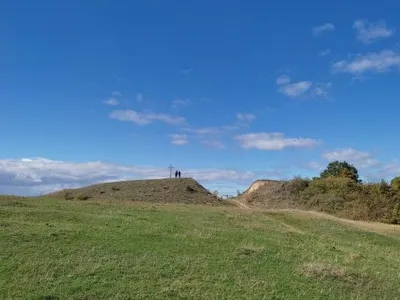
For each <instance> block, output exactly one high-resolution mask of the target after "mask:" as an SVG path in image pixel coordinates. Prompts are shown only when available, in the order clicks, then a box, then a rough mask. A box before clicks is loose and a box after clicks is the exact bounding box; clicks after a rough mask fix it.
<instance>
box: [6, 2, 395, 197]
mask: <svg viewBox="0 0 400 300" xmlns="http://www.w3.org/2000/svg"><path fill="white" fill-rule="evenodd" d="M82 2H84V3H82ZM399 9H400V4H399V3H397V2H396V1H386V2H385V3H384V4H377V3H376V2H372V1H369V2H365V1H353V2H352V3H350V2H348V1H340V2H335V3H330V4H326V3H321V2H319V1H306V2H304V1H303V2H298V1H280V2H279V3H274V4H273V5H272V4H268V2H266V1H248V2H243V1H217V2H216V1H168V2H167V1H75V0H73V1H67V2H60V1H38V2H37V1H36V2H35V1H9V0H3V1H2V2H1V4H0V37H1V41H2V42H1V44H0V70H1V71H0V128H1V130H0V146H1V147H0V192H3V193H17V194H37V193H41V192H46V191H49V190H54V189H58V188H63V187H73V186H79V185H84V184H90V183H94V182H99V181H109V180H119V179H134V178H161V177H165V176H168V169H167V166H168V165H169V164H173V165H174V166H176V167H177V168H179V169H181V170H182V172H183V175H184V176H193V177H194V178H196V179H198V180H199V181H200V182H201V183H203V184H204V185H205V186H206V187H208V188H210V189H218V190H220V192H221V193H229V194H232V193H235V191H236V190H237V189H240V190H243V189H244V188H245V187H246V186H247V185H248V184H249V183H251V182H252V181H253V180H255V179H258V178H271V179H283V178H291V177H293V176H295V175H303V176H315V175H317V174H318V173H319V172H320V171H321V169H322V168H324V167H325V166H326V165H327V163H328V162H329V161H332V160H336V159H339V160H347V161H349V162H351V163H353V164H354V165H355V166H356V167H357V168H359V172H360V174H361V176H362V177H363V178H364V179H366V180H378V179H380V178H386V179H389V178H391V177H393V176H396V175H398V174H399V173H400V163H399V161H398V153H400V151H399V150H400V149H399V148H400V144H399V142H398V141H397V139H396V138H395V137H396V135H397V133H398V132H397V131H398V126H397V125H396V124H397V123H396V121H397V119H396V117H397V115H398V111H399V109H400V103H399V101H398V95H399V92H400V86H399V84H398V82H399V81H398V80H399V66H400V47H399V46H400V44H399V41H400V39H399V38H400V35H399V33H398V32H397V30H396V28H400V24H399V22H400V21H399V19H398V16H397V13H396V12H397V11H398V10H399Z"/></svg>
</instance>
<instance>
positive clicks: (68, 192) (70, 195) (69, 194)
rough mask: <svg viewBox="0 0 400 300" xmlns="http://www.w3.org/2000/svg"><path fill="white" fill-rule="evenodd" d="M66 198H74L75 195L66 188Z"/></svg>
mask: <svg viewBox="0 0 400 300" xmlns="http://www.w3.org/2000/svg"><path fill="white" fill-rule="evenodd" d="M64 199H65V200H73V199H74V195H73V193H72V192H71V191H70V190H64Z"/></svg>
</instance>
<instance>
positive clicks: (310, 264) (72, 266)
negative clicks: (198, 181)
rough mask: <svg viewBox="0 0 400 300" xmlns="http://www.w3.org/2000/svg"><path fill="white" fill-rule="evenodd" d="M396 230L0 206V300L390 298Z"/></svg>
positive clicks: (184, 213)
mask: <svg viewBox="0 0 400 300" xmlns="http://www.w3.org/2000/svg"><path fill="white" fill-rule="evenodd" d="M399 228H400V227H398V226H394V225H387V224H376V223H366V222H356V221H346V220H342V219H338V218H334V217H329V216H327V215H324V214H318V213H309V212H299V211H261V210H251V209H246V210H244V209H239V208H237V207H233V206H212V205H184V204H154V203H153V204H152V203H149V204H145V203H135V202H128V201H126V202H124V201H104V200H103V201H94V200H88V201H65V200H54V199H44V198H35V199H28V198H25V199H23V198H12V199H10V198H7V197H4V198H2V199H1V200H0V245H1V247H2V249H1V252H0V299H2V300H8V299H12V300H17V299H48V300H50V299H210V300H212V299H285V300H290V299H324V300H329V299H379V300H384V299H390V300H392V299H399V295H400V274H399V269H398V268H399V266H400V256H399V253H400V230H399Z"/></svg>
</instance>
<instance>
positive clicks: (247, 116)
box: [236, 113, 256, 122]
mask: <svg viewBox="0 0 400 300" xmlns="http://www.w3.org/2000/svg"><path fill="white" fill-rule="evenodd" d="M236 118H237V119H238V120H239V121H242V122H251V121H253V120H254V119H255V118H256V116H255V115H253V114H246V113H237V114H236Z"/></svg>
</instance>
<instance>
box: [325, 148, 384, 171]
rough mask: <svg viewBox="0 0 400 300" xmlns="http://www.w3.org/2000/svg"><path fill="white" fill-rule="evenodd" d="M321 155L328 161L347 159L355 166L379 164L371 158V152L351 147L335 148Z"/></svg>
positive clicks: (363, 166)
mask: <svg viewBox="0 0 400 300" xmlns="http://www.w3.org/2000/svg"><path fill="white" fill-rule="evenodd" d="M322 157H323V158H325V159H327V160H329V161H336V160H338V161H347V162H349V163H351V164H354V165H355V166H356V167H357V168H369V167H373V166H376V165H378V164H379V161H378V160H377V159H375V158H373V156H372V154H371V153H369V152H363V151H359V150H356V149H352V148H343V149H335V150H333V151H330V152H325V153H323V154H322Z"/></svg>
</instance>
